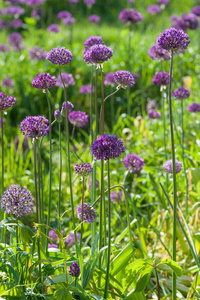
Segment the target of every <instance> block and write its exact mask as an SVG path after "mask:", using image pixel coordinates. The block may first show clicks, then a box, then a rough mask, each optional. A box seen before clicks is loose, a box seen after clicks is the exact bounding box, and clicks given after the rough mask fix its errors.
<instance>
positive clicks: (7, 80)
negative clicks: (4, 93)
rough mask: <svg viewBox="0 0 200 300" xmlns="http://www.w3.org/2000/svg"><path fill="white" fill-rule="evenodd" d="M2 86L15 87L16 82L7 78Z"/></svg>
mask: <svg viewBox="0 0 200 300" xmlns="http://www.w3.org/2000/svg"><path fill="white" fill-rule="evenodd" d="M2 85H3V86H9V87H13V86H14V85H15V84H14V82H13V81H12V80H11V78H10V77H6V78H4V79H3V80H2Z"/></svg>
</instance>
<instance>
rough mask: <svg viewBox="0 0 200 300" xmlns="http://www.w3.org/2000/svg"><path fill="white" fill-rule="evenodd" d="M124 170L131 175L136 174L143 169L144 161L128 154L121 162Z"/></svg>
mask: <svg viewBox="0 0 200 300" xmlns="http://www.w3.org/2000/svg"><path fill="white" fill-rule="evenodd" d="M122 162H123V164H124V166H125V168H126V169H127V170H128V171H129V172H131V173H137V172H140V171H141V170H142V168H143V167H144V160H143V159H142V158H141V157H139V156H138V155H136V154H128V155H126V156H125V157H124V159H123V160H122Z"/></svg>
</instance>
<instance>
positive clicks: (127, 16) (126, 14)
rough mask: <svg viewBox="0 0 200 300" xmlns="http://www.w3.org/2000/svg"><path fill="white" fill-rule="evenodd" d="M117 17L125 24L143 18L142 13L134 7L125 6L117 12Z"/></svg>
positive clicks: (133, 22) (136, 21)
mask: <svg viewBox="0 0 200 300" xmlns="http://www.w3.org/2000/svg"><path fill="white" fill-rule="evenodd" d="M119 19H120V21H121V22H122V23H125V24H135V23H138V22H139V21H142V20H143V19H144V17H143V15H142V14H141V13H139V12H138V11H136V10H135V9H134V8H130V9H128V8H125V9H123V10H122V11H121V12H120V14H119Z"/></svg>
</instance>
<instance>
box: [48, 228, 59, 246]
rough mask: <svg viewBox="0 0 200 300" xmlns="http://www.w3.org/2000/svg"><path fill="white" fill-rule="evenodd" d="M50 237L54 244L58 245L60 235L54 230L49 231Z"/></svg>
mask: <svg viewBox="0 0 200 300" xmlns="http://www.w3.org/2000/svg"><path fill="white" fill-rule="evenodd" d="M49 237H50V239H51V240H52V242H54V243H57V242H58V241H59V238H58V235H57V233H55V231H54V230H49Z"/></svg>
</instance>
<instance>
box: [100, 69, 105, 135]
mask: <svg viewBox="0 0 200 300" xmlns="http://www.w3.org/2000/svg"><path fill="white" fill-rule="evenodd" d="M100 70H101V98H102V101H101V115H100V135H102V134H104V82H103V69H102V66H100Z"/></svg>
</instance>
